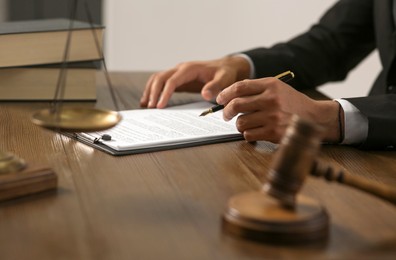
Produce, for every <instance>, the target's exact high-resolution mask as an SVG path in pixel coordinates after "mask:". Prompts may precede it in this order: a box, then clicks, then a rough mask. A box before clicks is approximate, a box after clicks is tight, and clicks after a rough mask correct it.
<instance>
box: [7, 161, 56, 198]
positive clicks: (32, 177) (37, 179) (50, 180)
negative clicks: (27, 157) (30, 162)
mask: <svg viewBox="0 0 396 260" xmlns="http://www.w3.org/2000/svg"><path fill="white" fill-rule="evenodd" d="M57 185H58V178H57V175H56V174H55V172H53V171H52V170H51V169H49V168H46V167H40V166H28V167H27V168H25V169H24V170H22V171H17V172H12V173H5V174H0V201H3V200H9V199H13V198H17V197H21V196H26V195H30V194H35V193H38V192H42V191H46V190H53V189H56V187H57Z"/></svg>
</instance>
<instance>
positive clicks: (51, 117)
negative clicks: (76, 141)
mask: <svg viewBox="0 0 396 260" xmlns="http://www.w3.org/2000/svg"><path fill="white" fill-rule="evenodd" d="M31 120H32V122H33V123H34V124H36V125H38V126H41V127H44V128H47V129H51V130H55V131H62V132H97V131H103V130H106V129H109V128H112V127H113V126H115V125H116V124H117V123H118V122H120V121H121V115H120V114H119V113H117V112H114V111H110V110H102V109H97V108H75V107H73V108H66V107H63V108H60V109H59V111H54V110H53V109H51V108H49V109H43V110H39V111H36V112H35V113H34V114H33V115H32V116H31Z"/></svg>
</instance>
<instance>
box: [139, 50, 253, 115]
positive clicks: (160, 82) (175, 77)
mask: <svg viewBox="0 0 396 260" xmlns="http://www.w3.org/2000/svg"><path fill="white" fill-rule="evenodd" d="M249 73H250V67H249V63H248V62H247V61H246V60H245V59H244V58H241V57H238V56H230V57H225V58H222V59H218V60H212V61H196V62H185V63H181V64H179V65H178V66H176V67H175V68H172V69H170V70H167V71H162V72H158V73H155V74H153V75H152V76H151V77H150V79H149V80H148V81H147V84H146V87H145V90H144V92H143V95H142V98H141V99H140V106H141V107H149V108H154V107H157V108H164V107H165V106H166V104H167V103H168V101H169V99H170V97H171V96H172V94H173V92H175V91H188V92H199V91H201V94H202V97H203V98H204V99H205V100H212V99H214V98H215V97H216V96H217V94H218V93H219V92H220V91H221V90H222V89H224V88H226V87H228V86H230V85H231V84H232V83H234V82H236V81H238V80H242V79H245V78H248V76H249Z"/></svg>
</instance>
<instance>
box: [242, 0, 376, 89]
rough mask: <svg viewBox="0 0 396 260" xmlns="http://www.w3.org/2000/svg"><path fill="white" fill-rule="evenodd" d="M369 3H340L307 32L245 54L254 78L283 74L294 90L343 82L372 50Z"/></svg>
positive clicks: (346, 0)
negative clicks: (286, 73)
mask: <svg viewBox="0 0 396 260" xmlns="http://www.w3.org/2000/svg"><path fill="white" fill-rule="evenodd" d="M372 2H373V1H372V0H341V1H339V2H337V3H336V4H335V5H334V6H333V7H332V8H330V9H329V10H328V11H327V12H326V13H325V14H324V16H323V17H322V18H321V19H320V21H319V22H318V23H317V24H315V25H314V26H312V27H311V28H310V30H308V31H307V32H305V33H303V34H301V35H299V36H297V37H295V38H293V39H291V40H290V41H288V42H285V43H280V44H277V45H275V46H273V47H271V48H256V49H252V50H248V51H245V52H244V53H245V54H247V55H248V56H249V57H250V58H251V59H252V61H253V63H254V66H255V70H256V76H257V78H262V77H267V76H273V75H277V74H278V73H280V72H283V71H286V70H292V71H293V72H294V73H295V74H296V79H295V80H294V81H293V86H294V87H295V88H296V89H300V90H301V89H305V88H313V87H316V86H319V85H321V84H323V83H326V82H329V81H338V80H342V79H345V77H346V75H347V74H348V72H349V71H350V70H351V69H353V68H354V67H355V66H356V65H357V64H358V63H359V62H361V61H362V60H363V59H364V58H365V57H366V56H367V55H368V54H369V53H370V52H372V51H373V50H374V48H375V37H374V25H373V9H372V7H373V6H372V5H373V3H372Z"/></svg>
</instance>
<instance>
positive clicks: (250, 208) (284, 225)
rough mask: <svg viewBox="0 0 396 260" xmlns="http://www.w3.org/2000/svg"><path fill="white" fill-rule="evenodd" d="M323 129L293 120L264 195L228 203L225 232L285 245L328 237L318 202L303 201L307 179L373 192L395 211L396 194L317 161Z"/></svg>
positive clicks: (236, 198) (325, 217)
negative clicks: (300, 192) (388, 203)
mask: <svg viewBox="0 0 396 260" xmlns="http://www.w3.org/2000/svg"><path fill="white" fill-rule="evenodd" d="M321 135H322V129H321V128H320V127H318V126H316V125H314V124H313V123H311V122H309V121H306V120H303V119H301V118H299V117H298V116H297V115H293V117H292V119H291V122H290V125H289V127H288V128H287V130H286V133H285V135H284V136H283V138H282V140H281V142H280V144H279V147H278V148H277V150H276V152H275V153H274V157H273V160H272V165H271V167H270V170H269V172H268V175H267V176H268V181H267V182H266V183H265V184H264V185H263V187H262V189H261V191H255V192H246V193H242V194H237V195H235V196H233V197H232V198H230V200H229V201H228V208H227V209H226V211H225V213H224V215H223V228H224V229H225V230H226V231H228V232H229V233H231V234H234V235H238V236H241V237H245V238H250V239H255V240H261V241H264V242H270V243H281V244H301V243H302V244H306V243H311V242H318V241H324V240H325V239H326V238H327V237H328V229H329V217H328V214H327V212H326V210H325V209H324V207H323V206H322V205H320V203H318V202H317V201H316V200H314V199H312V198H309V197H306V196H302V195H299V194H298V192H299V191H300V189H301V188H302V186H303V184H304V181H305V178H306V177H307V176H308V175H314V176H317V177H323V178H325V179H327V180H328V181H336V182H339V183H343V184H346V185H348V186H351V187H355V188H357V189H359V190H362V191H365V192H368V193H370V194H372V195H375V196H377V197H379V198H382V199H385V200H387V201H389V202H391V203H393V204H394V205H396V190H394V189H392V188H391V187H388V186H386V185H385V184H381V183H377V182H375V181H369V180H367V179H365V178H363V177H360V176H356V175H352V174H350V173H348V172H347V171H346V170H344V169H342V168H341V167H337V166H335V165H334V164H330V163H328V162H325V161H323V160H320V159H318V158H317V157H318V152H319V149H320V145H321Z"/></svg>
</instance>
